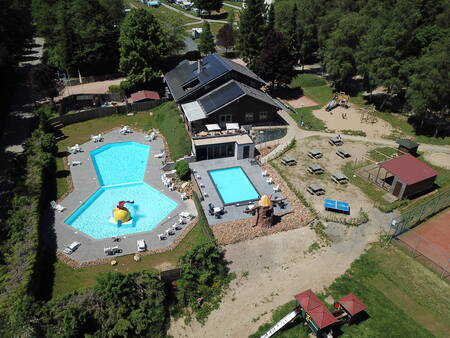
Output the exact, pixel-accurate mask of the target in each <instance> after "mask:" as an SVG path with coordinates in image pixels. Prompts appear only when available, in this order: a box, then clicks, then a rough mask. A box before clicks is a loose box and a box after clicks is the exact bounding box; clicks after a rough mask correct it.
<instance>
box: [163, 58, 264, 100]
mask: <svg viewBox="0 0 450 338" xmlns="http://www.w3.org/2000/svg"><path fill="white" fill-rule="evenodd" d="M231 79H234V80H237V81H239V82H242V83H245V84H247V85H249V86H251V87H254V88H261V86H263V85H264V84H265V82H264V81H263V80H262V79H261V78H260V77H259V76H257V75H256V74H255V73H253V72H252V71H251V70H250V69H248V68H247V67H244V66H241V65H239V64H237V63H235V62H233V61H231V60H228V59H225V58H223V57H221V56H220V55H217V54H210V55H207V56H205V57H203V58H202V59H201V60H198V61H197V62H192V63H191V62H189V61H187V60H184V61H182V62H181V63H180V64H178V66H176V67H175V68H174V69H172V70H171V71H170V72H168V73H167V74H165V75H164V81H165V83H166V84H167V87H168V88H169V91H170V93H171V95H172V96H173V99H174V100H175V102H177V103H185V102H189V101H193V100H196V99H198V98H199V97H200V96H203V95H204V94H206V93H207V92H209V91H211V90H212V89H215V88H217V87H219V86H221V85H222V84H224V83H225V82H227V81H229V80H231Z"/></svg>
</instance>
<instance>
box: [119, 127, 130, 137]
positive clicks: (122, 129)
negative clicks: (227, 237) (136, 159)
mask: <svg viewBox="0 0 450 338" xmlns="http://www.w3.org/2000/svg"><path fill="white" fill-rule="evenodd" d="M119 133H121V134H122V135H125V134H128V133H132V131H131V130H130V129H129V128H128V126H123V127H122V128H120V131H119Z"/></svg>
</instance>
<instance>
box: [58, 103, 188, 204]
mask: <svg viewBox="0 0 450 338" xmlns="http://www.w3.org/2000/svg"><path fill="white" fill-rule="evenodd" d="M121 125H128V126H130V127H131V128H137V129H140V130H143V131H148V130H149V129H151V128H157V129H159V130H160V132H161V133H162V134H163V135H164V137H165V139H166V141H167V143H168V145H169V151H170V157H171V158H172V159H174V160H175V159H178V158H180V157H182V156H183V155H186V154H189V153H190V152H191V142H190V138H189V135H188V134H187V131H186V129H185V127H184V124H183V122H182V120H181V117H180V115H179V111H178V108H177V106H176V104H175V103H174V102H166V103H163V104H161V105H159V106H158V107H155V108H153V109H152V110H151V112H148V111H147V112H139V113H136V114H135V115H133V116H126V115H123V114H120V115H110V116H106V117H102V118H98V119H93V120H88V121H85V122H81V123H74V124H71V125H68V126H66V127H64V128H62V129H61V131H62V132H63V133H64V135H65V136H66V138H65V139H64V140H62V141H60V142H58V151H59V154H58V155H59V156H58V157H57V159H56V164H57V173H56V180H57V183H56V186H57V197H58V198H60V197H61V196H62V195H63V194H64V193H65V192H66V191H67V190H68V187H67V176H68V175H69V174H70V173H69V172H68V171H66V170H64V165H63V156H65V152H66V151H67V147H68V146H72V145H74V144H77V143H78V144H83V143H85V142H87V141H89V139H90V135H94V134H95V135H96V134H98V133H105V132H108V131H109V130H111V129H113V128H117V127H120V126H121Z"/></svg>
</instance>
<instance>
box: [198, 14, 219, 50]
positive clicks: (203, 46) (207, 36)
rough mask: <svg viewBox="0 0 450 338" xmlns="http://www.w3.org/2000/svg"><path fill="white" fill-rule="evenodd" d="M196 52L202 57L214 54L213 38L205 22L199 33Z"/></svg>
mask: <svg viewBox="0 0 450 338" xmlns="http://www.w3.org/2000/svg"><path fill="white" fill-rule="evenodd" d="M198 50H199V51H200V53H202V54H203V55H206V54H211V53H214V51H215V50H216V44H215V43H214V36H213V35H212V33H211V27H210V26H209V23H208V21H206V20H205V21H204V22H203V30H202V32H201V33H200V38H199V42H198Z"/></svg>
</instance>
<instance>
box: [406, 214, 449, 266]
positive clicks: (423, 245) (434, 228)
mask: <svg viewBox="0 0 450 338" xmlns="http://www.w3.org/2000/svg"><path fill="white" fill-rule="evenodd" d="M398 239H399V240H400V241H402V242H403V243H404V244H406V245H407V246H408V247H410V248H411V250H413V251H414V252H415V253H417V254H420V255H423V256H425V257H426V258H427V259H428V260H430V261H432V262H433V263H434V264H436V265H438V266H439V267H440V268H441V269H442V270H443V271H444V272H445V273H448V271H449V268H450V208H448V209H447V210H445V211H443V212H441V213H440V214H438V215H436V216H435V217H433V218H431V219H430V220H429V221H427V222H425V223H423V224H421V225H419V226H417V227H415V228H413V229H411V230H409V231H407V232H405V233H403V234H402V235H400V236H399V237H398Z"/></svg>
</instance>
